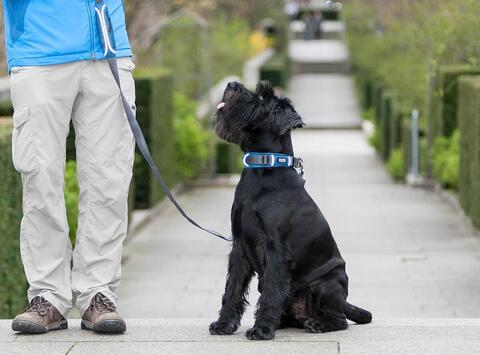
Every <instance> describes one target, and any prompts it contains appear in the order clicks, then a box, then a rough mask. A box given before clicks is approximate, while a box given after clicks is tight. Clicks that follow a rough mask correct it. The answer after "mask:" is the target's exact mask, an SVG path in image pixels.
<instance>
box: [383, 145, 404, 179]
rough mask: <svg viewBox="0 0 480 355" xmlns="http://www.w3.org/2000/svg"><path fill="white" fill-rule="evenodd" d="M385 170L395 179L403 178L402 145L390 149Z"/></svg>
mask: <svg viewBox="0 0 480 355" xmlns="http://www.w3.org/2000/svg"><path fill="white" fill-rule="evenodd" d="M387 170H388V172H389V174H390V175H391V176H392V177H393V178H394V179H396V180H401V179H403V178H404V171H405V167H404V161H403V147H398V148H396V149H394V150H393V151H392V153H391V154H390V158H389V159H388V162H387Z"/></svg>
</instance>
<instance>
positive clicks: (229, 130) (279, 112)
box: [215, 82, 304, 150]
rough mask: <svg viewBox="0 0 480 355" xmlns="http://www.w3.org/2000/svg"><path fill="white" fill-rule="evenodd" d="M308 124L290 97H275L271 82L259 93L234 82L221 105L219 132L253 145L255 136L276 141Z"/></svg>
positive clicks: (260, 86) (245, 145)
mask: <svg viewBox="0 0 480 355" xmlns="http://www.w3.org/2000/svg"><path fill="white" fill-rule="evenodd" d="M303 126H304V123H303V121H302V119H301V117H300V116H299V115H298V113H297V112H296V111H295V109H294V108H293V106H292V103H291V102H290V100H288V99H286V98H279V97H277V96H275V94H274V91H273V89H272V87H271V85H270V84H268V83H266V82H261V83H259V84H258V86H257V90H256V91H255V92H251V91H249V90H247V89H246V88H245V87H244V86H243V85H241V84H239V83H237V82H232V83H229V84H228V85H227V88H226V89H225V93H224V95H223V100H222V102H221V103H220V104H219V105H218V107H217V114H216V119H215V132H216V134H217V135H218V137H220V138H221V139H223V140H225V141H227V142H230V143H234V144H238V145H240V147H241V148H242V149H244V150H248V149H250V148H252V146H251V144H252V143H253V142H254V141H255V137H259V136H261V137H263V139H264V140H265V137H266V139H267V140H270V139H272V140H275V139H277V140H278V139H279V138H280V137H282V136H284V135H285V134H287V133H289V132H290V131H291V130H292V129H295V128H301V127H303Z"/></svg>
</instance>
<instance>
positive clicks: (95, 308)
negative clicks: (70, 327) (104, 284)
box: [82, 292, 127, 333]
mask: <svg viewBox="0 0 480 355" xmlns="http://www.w3.org/2000/svg"><path fill="white" fill-rule="evenodd" d="M82 329H85V330H93V331H95V332H100V333H123V332H124V331H125V330H127V325H126V324H125V321H124V320H123V319H122V317H120V315H119V314H118V313H117V307H115V304H113V302H112V301H110V300H109V299H108V297H106V296H105V295H104V294H103V293H100V292H99V293H97V294H96V295H95V296H94V297H93V298H92V301H91V302H90V306H89V307H88V308H87V310H86V311H85V314H84V315H83V317H82Z"/></svg>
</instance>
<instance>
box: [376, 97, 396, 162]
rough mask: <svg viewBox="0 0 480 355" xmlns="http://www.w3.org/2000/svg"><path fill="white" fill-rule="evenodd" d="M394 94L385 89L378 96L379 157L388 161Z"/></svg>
mask: <svg viewBox="0 0 480 355" xmlns="http://www.w3.org/2000/svg"><path fill="white" fill-rule="evenodd" d="M393 97H394V94H393V93H392V92H391V91H389V90H385V91H383V93H382V96H381V98H380V115H379V117H378V127H379V130H380V157H381V158H382V159H383V161H388V158H389V157H390V146H391V143H390V136H391V128H390V125H391V121H392V106H393Z"/></svg>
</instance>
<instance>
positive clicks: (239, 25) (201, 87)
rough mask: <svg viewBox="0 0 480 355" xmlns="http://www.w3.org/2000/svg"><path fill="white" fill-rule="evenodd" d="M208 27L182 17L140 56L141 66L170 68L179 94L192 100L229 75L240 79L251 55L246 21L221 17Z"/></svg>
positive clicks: (212, 21) (213, 19) (216, 17)
mask: <svg viewBox="0 0 480 355" xmlns="http://www.w3.org/2000/svg"><path fill="white" fill-rule="evenodd" d="M209 25H210V27H209V28H208V29H205V28H202V27H200V26H199V25H198V24H197V23H195V21H194V19H192V18H190V17H188V16H180V17H179V18H177V19H175V20H173V22H172V23H171V24H170V26H167V27H165V28H164V29H163V30H162V32H161V34H160V37H159V39H158V41H157V42H156V43H155V44H154V45H153V46H152V47H151V48H149V49H148V50H147V51H145V52H143V53H140V55H139V60H140V61H139V64H140V65H142V66H158V65H161V66H165V67H168V68H169V69H170V70H171V72H172V74H173V75H174V78H175V90H176V91H179V92H181V93H183V94H185V95H187V96H188V97H190V98H197V99H198V98H200V97H202V96H203V95H204V94H205V92H206V90H207V88H208V86H209V85H211V84H213V83H215V82H217V81H219V80H220V79H222V78H224V77H225V76H227V75H240V74H241V72H242V67H243V63H244V62H245V60H246V59H247V58H248V56H249V53H250V42H249V37H250V33H251V30H250V26H249V23H248V21H247V20H245V19H242V18H239V17H233V18H229V17H227V16H224V15H221V14H220V15H219V16H215V17H213V18H212V20H211V21H210V22H209ZM208 73H210V75H211V77H208Z"/></svg>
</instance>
